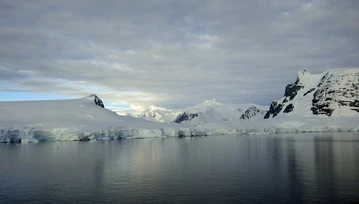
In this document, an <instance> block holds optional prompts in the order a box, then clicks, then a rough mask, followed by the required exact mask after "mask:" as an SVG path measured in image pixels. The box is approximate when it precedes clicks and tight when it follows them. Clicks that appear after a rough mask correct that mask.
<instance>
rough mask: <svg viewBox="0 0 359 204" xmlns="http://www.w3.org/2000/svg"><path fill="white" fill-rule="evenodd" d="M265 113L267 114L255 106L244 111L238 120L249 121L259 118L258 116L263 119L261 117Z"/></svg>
mask: <svg viewBox="0 0 359 204" xmlns="http://www.w3.org/2000/svg"><path fill="white" fill-rule="evenodd" d="M266 113H267V111H266V110H261V109H259V108H257V107H256V106H251V107H249V108H248V109H247V110H246V111H244V113H243V114H242V116H241V117H240V119H243V120H247V119H251V118H253V117H256V116H259V115H261V116H262V117H263V115H265V114H266Z"/></svg>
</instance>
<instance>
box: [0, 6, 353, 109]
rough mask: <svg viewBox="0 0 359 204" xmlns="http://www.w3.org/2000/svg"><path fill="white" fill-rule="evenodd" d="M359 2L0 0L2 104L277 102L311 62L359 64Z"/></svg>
mask: <svg viewBox="0 0 359 204" xmlns="http://www.w3.org/2000/svg"><path fill="white" fill-rule="evenodd" d="M358 10H359V1H357V0H346V1H338V0H318V1H311V0H300V1H299V0H291V1H288V0H250V1H247V0H246V1H241V0H225V1H218V0H191V1H189V0H182V1H177V0H151V1H143V0H120V1H119V0H103V1H100V0H61V1H55V0H53V1H52V0H33V1H28V0H11V1H9V0H0V101H13V100H47V99H71V98H79V97H85V96H87V95H90V94H93V93H94V94H97V95H98V96H99V97H100V98H101V99H102V100H103V101H104V102H106V103H105V105H106V107H108V108H110V109H112V110H115V111H117V112H118V113H124V112H132V113H135V112H138V111H140V110H142V109H144V108H146V107H148V106H150V105H154V106H160V107H166V108H169V109H177V108H184V107H188V106H191V105H195V104H198V103H201V102H203V101H204V100H206V99H212V98H216V99H217V100H218V101H220V102H222V103H235V104H238V103H249V102H251V103H257V104H261V105H269V104H270V102H271V101H272V100H276V99H278V98H280V97H282V96H283V93H284V87H285V86H286V84H288V83H291V82H294V81H295V79H296V74H297V73H298V72H299V71H301V70H302V69H303V68H307V70H308V71H309V72H310V73H321V72H323V71H325V70H326V69H331V68H339V67H340V68H342V67H358V64H359V23H358V22H359V12H358Z"/></svg>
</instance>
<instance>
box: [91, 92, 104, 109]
mask: <svg viewBox="0 0 359 204" xmlns="http://www.w3.org/2000/svg"><path fill="white" fill-rule="evenodd" d="M88 97H89V98H93V100H94V102H95V104H96V105H98V106H100V107H102V108H105V105H104V104H103V102H102V100H101V99H100V98H99V97H98V96H97V95H96V94H92V95H90V96H88Z"/></svg>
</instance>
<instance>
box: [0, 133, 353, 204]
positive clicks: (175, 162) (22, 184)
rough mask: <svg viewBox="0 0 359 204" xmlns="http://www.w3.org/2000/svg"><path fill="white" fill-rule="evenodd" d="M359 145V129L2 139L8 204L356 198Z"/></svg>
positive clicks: (2, 191) (1, 169) (1, 178)
mask: <svg viewBox="0 0 359 204" xmlns="http://www.w3.org/2000/svg"><path fill="white" fill-rule="evenodd" d="M358 145H359V135H358V134H357V133H345V134H344V133H341V134H316V135H310V134H296V135H265V136H223V137H219V136H218V137H200V138H153V139H132V140H131V139H126V140H119V141H103V142H54V143H51V142H50V143H38V144H20V145H14V144H0V159H1V161H2V163H1V165H0V183H1V185H0V196H1V197H2V198H3V201H9V202H10V201H18V202H22V201H26V200H27V199H34V198H37V199H40V200H41V199H42V201H44V200H45V201H46V200H51V199H55V200H56V199H60V200H61V201H66V200H71V201H73V202H76V201H82V202H84V201H89V202H90V201H91V202H92V201H94V202H95V201H107V202H114V201H117V200H118V199H121V200H122V201H124V202H131V201H134V200H135V201H138V202H140V201H146V202H150V201H157V202H160V201H167V202H171V201H178V202H179V201H181V202H187V201H188V202H190V201H192V202H201V201H208V202H209V201H211V202H239V201H258V202H263V201H268V202H290V201H294V200H295V201H312V202H318V201H352V200H353V199H359V197H358V196H359V195H357V193H356V192H357V190H358V189H359V182H358V180H359V156H358V155H359V154H358V153H359V148H358V147H357V146H358ZM54 147H59V148H58V149H57V148H54ZM14 191H16V192H17V194H16V195H15V194H13V192H14ZM44 192H46V197H44V196H43V193H44ZM101 199H102V200H101Z"/></svg>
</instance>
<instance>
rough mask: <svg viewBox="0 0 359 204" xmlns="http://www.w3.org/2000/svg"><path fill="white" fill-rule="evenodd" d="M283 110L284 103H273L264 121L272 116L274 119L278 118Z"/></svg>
mask: <svg viewBox="0 0 359 204" xmlns="http://www.w3.org/2000/svg"><path fill="white" fill-rule="evenodd" d="M282 109H283V104H282V103H278V102H277V101H273V102H272V103H271V104H270V108H269V111H268V112H267V113H266V114H265V116H264V119H268V118H270V117H271V116H272V117H273V118H274V117H275V116H277V115H278V114H279V113H280V112H281V111H282Z"/></svg>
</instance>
